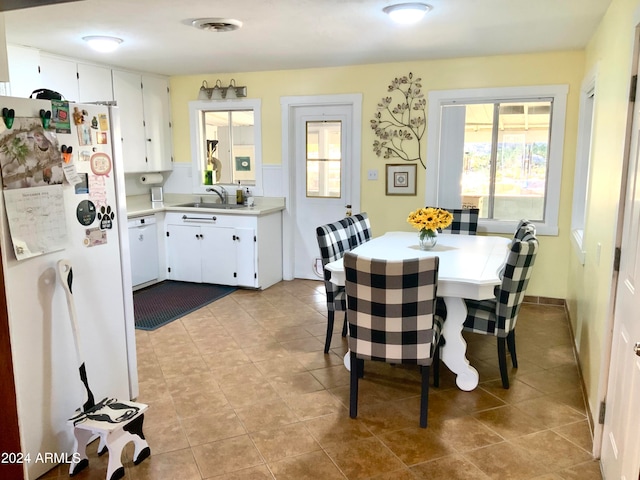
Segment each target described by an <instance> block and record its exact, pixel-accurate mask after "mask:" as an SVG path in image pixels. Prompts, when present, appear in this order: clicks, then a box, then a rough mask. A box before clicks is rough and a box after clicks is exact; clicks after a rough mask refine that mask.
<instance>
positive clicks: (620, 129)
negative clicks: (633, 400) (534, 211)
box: [567, 0, 640, 418]
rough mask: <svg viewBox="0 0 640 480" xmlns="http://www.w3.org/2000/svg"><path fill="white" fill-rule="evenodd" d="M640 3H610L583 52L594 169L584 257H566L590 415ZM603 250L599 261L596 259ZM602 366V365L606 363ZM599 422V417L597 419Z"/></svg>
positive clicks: (604, 323) (606, 310)
mask: <svg viewBox="0 0 640 480" xmlns="http://www.w3.org/2000/svg"><path fill="white" fill-rule="evenodd" d="M639 9H640V1H639V0H613V2H612V3H611V5H610V7H609V10H608V11H607V14H606V16H605V17H604V19H603V21H602V22H601V23H600V25H599V27H598V30H597V32H596V34H595V35H594V36H593V37H592V39H591V41H590V42H589V45H588V47H587V49H586V52H585V54H586V58H585V67H586V69H585V71H589V70H591V69H592V68H596V69H597V80H596V97H595V108H594V125H593V143H592V160H591V162H592V164H591V174H590V179H591V181H590V190H589V198H588V203H587V208H588V212H587V219H586V226H585V243H586V248H585V250H586V258H585V264H584V266H583V265H580V264H579V262H577V260H576V257H575V256H574V255H571V256H569V259H570V265H569V284H568V288H567V300H568V306H569V312H570V317H571V322H572V325H573V329H574V332H575V335H576V342H577V348H578V353H579V357H580V363H581V367H582V373H583V375H584V379H585V385H586V387H587V393H588V398H589V404H590V406H591V409H592V414H593V415H594V416H596V415H595V413H596V412H595V410H596V408H597V407H598V404H599V401H600V399H599V398H598V383H599V379H600V377H601V375H602V372H601V367H602V365H601V356H602V355H603V354H604V345H603V343H605V342H607V341H608V340H607V330H608V324H609V323H608V322H609V319H610V317H611V313H610V312H611V309H612V304H611V288H612V270H613V254H614V247H615V243H614V242H615V234H616V225H617V213H618V205H619V201H620V192H621V182H623V181H625V180H624V179H623V178H622V168H623V159H624V148H625V136H626V129H627V117H628V108H629V101H628V96H629V93H628V92H629V81H630V76H631V67H632V59H633V45H634V35H635V34H634V31H635V27H636V23H637V22H638V19H639V18H640V17H639V15H638V13H637V12H638V10H639ZM597 244H600V245H601V254H600V261H599V262H598V261H597V258H596V247H597ZM605 363H606V361H605ZM596 418H597V416H596Z"/></svg>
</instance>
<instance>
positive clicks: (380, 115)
mask: <svg viewBox="0 0 640 480" xmlns="http://www.w3.org/2000/svg"><path fill="white" fill-rule="evenodd" d="M421 80H422V79H421V78H413V73H411V72H409V75H405V76H403V77H399V78H394V79H393V81H392V82H391V84H390V85H389V88H388V90H387V91H388V93H389V95H388V96H386V97H384V98H383V99H382V100H381V101H380V103H378V107H377V112H376V114H375V115H374V118H373V120H371V128H372V129H373V130H374V131H375V133H376V137H378V138H377V139H376V140H375V141H374V142H373V151H374V152H376V155H377V156H378V157H383V158H385V159H388V158H399V159H401V160H404V161H407V162H413V161H416V160H418V161H419V162H420V163H421V164H422V167H423V168H426V165H425V163H424V160H423V159H422V148H421V146H420V143H421V142H420V141H421V140H422V137H423V136H424V133H425V130H426V128H427V124H426V122H425V110H426V105H427V101H426V100H425V98H424V95H423V94H422V91H421V88H422V85H421V84H420V81H421Z"/></svg>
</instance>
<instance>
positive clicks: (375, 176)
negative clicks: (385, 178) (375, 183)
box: [367, 169, 378, 180]
mask: <svg viewBox="0 0 640 480" xmlns="http://www.w3.org/2000/svg"><path fill="white" fill-rule="evenodd" d="M367 179H368V180H377V179H378V170H376V169H372V170H369V171H368V172H367Z"/></svg>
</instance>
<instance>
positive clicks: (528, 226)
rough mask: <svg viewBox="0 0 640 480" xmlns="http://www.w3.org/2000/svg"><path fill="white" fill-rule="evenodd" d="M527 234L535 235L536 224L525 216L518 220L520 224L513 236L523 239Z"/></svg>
mask: <svg viewBox="0 0 640 480" xmlns="http://www.w3.org/2000/svg"><path fill="white" fill-rule="evenodd" d="M527 234H531V235H534V236H535V234H536V226H535V225H534V223H533V222H531V221H529V220H527V219H525V218H523V219H522V220H520V221H519V222H518V226H517V227H516V231H515V233H514V234H513V238H517V239H518V240H522V239H523V238H524V237H525V235H527Z"/></svg>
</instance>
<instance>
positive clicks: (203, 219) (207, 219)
mask: <svg viewBox="0 0 640 480" xmlns="http://www.w3.org/2000/svg"><path fill="white" fill-rule="evenodd" d="M182 220H184V221H185V222H215V221H216V220H218V217H216V216H215V215H214V216H211V217H188V216H187V215H183V216H182Z"/></svg>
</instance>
